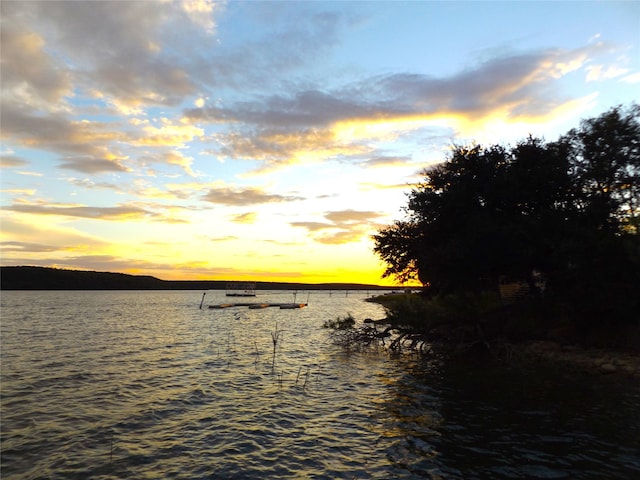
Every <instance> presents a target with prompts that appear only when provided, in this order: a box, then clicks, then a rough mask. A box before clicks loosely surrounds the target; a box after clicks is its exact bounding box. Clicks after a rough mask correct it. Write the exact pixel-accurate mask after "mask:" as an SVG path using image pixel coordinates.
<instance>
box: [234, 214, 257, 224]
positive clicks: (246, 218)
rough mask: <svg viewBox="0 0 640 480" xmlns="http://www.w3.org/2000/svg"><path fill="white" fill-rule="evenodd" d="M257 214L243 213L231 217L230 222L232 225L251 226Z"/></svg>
mask: <svg viewBox="0 0 640 480" xmlns="http://www.w3.org/2000/svg"><path fill="white" fill-rule="evenodd" d="M256 218H258V214H257V213H256V212H245V213H239V214H237V215H232V216H231V221H232V222H234V223H244V224H251V223H255V221H256Z"/></svg>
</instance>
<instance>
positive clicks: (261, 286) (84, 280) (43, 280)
mask: <svg viewBox="0 0 640 480" xmlns="http://www.w3.org/2000/svg"><path fill="white" fill-rule="evenodd" d="M234 281H236V282H237V280H232V279H229V280H161V279H159V278H156V277H152V276H149V275H129V274H125V273H112V272H95V271H85V270H66V269H59V268H49V267H32V266H15V267H14V266H10V267H0V290H225V289H226V287H227V283H231V282H234ZM252 283H255V284H256V290H258V291H260V290H396V289H399V288H402V287H389V286H382V285H369V284H361V283H292V282H261V281H256V282H252Z"/></svg>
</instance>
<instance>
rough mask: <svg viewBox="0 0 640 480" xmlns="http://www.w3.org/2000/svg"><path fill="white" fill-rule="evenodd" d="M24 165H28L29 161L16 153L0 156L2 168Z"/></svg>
mask: <svg viewBox="0 0 640 480" xmlns="http://www.w3.org/2000/svg"><path fill="white" fill-rule="evenodd" d="M25 165H29V162H28V161H27V160H25V159H24V158H22V157H19V156H16V155H2V157H0V167H2V168H14V167H24V166H25Z"/></svg>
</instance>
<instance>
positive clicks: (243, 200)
mask: <svg viewBox="0 0 640 480" xmlns="http://www.w3.org/2000/svg"><path fill="white" fill-rule="evenodd" d="M202 198H203V200H204V201H206V202H210V203H217V204H221V205H229V206H235V207H245V206H248V205H260V204H263V203H281V202H293V201H297V200H302V197H298V196H294V195H280V194H276V193H268V192H265V191H264V190H261V189H259V188H254V187H248V188H232V187H228V186H220V187H213V188H211V189H210V190H209V192H208V193H206V194H204V195H203V196H202Z"/></svg>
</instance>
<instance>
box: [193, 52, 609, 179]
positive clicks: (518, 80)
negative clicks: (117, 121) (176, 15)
mask: <svg viewBox="0 0 640 480" xmlns="http://www.w3.org/2000/svg"><path fill="white" fill-rule="evenodd" d="M610 50H611V48H610V47H608V46H606V45H604V44H602V43H597V44H591V45H588V46H586V47H583V48H577V49H574V50H561V49H548V50H541V51H536V52H530V53H518V54H509V55H504V56H501V57H496V58H492V59H489V60H487V61H484V62H482V63H479V64H476V65H473V66H472V67H470V68H468V69H466V70H463V71H461V72H458V73H456V74H454V75H450V76H448V77H440V78H436V77H432V76H429V75H424V74H416V73H409V72H400V73H393V74H387V75H377V76H373V77H370V78H367V79H365V80H362V81H359V82H354V83H351V84H346V85H343V86H340V87H335V88H333V89H331V90H317V89H315V90H309V89H307V90H294V91H293V92H292V93H291V94H288V95H286V94H276V95H271V96H262V95H256V96H253V98H251V97H247V99H245V100H243V101H238V102H235V103H229V104H227V105H226V106H221V105H207V106H203V107H201V108H190V109H186V110H184V112H183V113H184V116H185V118H188V119H190V120H191V121H198V122H208V123H210V124H214V125H218V126H220V125H226V126H227V127H228V128H227V130H226V131H224V129H223V131H222V132H221V133H219V134H218V135H217V137H216V138H217V140H218V141H219V144H220V146H219V147H218V148H216V149H214V151H215V152H216V154H217V155H218V156H219V157H223V158H232V159H239V158H242V159H250V160H254V161H258V162H260V164H261V166H260V167H258V168H257V170H256V172H257V173H264V172H267V171H271V170H273V169H276V168H281V167H283V166H285V165H290V164H296V163H308V162H316V161H319V160H326V159H330V158H344V159H352V160H354V161H358V159H359V158H360V157H362V156H363V155H366V154H369V155H371V156H372V157H374V158H377V161H376V160H372V161H371V163H370V165H376V164H383V163H385V162H386V161H390V160H391V159H389V158H388V159H386V160H385V159H384V158H383V157H382V156H381V155H380V154H379V153H376V149H377V148H380V147H379V145H377V146H376V144H375V143H373V142H377V143H378V144H379V142H381V141H383V142H384V141H389V142H390V141H394V140H396V139H398V138H399V137H400V136H403V137H405V138H406V135H407V132H411V131H414V130H425V129H426V130H430V132H429V133H430V135H431V136H433V134H434V133H433V129H434V128H440V129H442V128H446V129H449V128H451V127H452V126H453V127H455V128H457V129H458V131H459V132H460V131H463V132H467V133H468V132H469V131H473V130H477V129H481V128H482V127H483V126H486V125H488V124H490V123H491V122H493V121H495V118H501V119H503V120H504V121H512V122H517V121H519V122H522V121H533V122H538V123H540V122H546V121H547V120H548V119H549V118H551V117H553V116H554V115H555V114H557V111H558V109H562V108H564V107H566V106H567V105H569V104H571V105H573V106H574V107H575V106H576V105H575V102H572V99H571V92H562V90H561V89H560V88H558V87H557V86H556V85H557V82H558V80H559V79H561V78H563V77H566V76H568V75H570V74H572V73H573V72H576V71H578V70H580V69H585V68H587V67H588V62H589V61H590V59H592V58H595V57H596V56H598V55H600V54H603V53H607V52H609V51H610ZM452 135H453V133H452ZM396 161H398V162H400V161H401V158H400V157H396Z"/></svg>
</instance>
